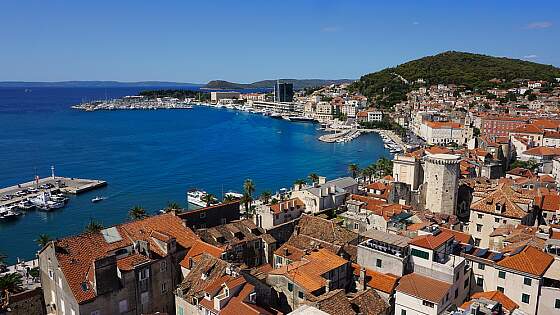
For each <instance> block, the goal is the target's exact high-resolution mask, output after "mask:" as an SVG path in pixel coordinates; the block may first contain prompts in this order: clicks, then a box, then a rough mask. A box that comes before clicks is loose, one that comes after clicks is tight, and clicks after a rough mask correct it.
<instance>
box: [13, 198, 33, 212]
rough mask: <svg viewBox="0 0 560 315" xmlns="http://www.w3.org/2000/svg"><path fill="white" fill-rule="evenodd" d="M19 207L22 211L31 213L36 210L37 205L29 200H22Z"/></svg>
mask: <svg viewBox="0 0 560 315" xmlns="http://www.w3.org/2000/svg"><path fill="white" fill-rule="evenodd" d="M17 207H18V208H19V209H21V210H25V211H29V210H32V209H33V208H35V205H34V204H33V203H32V202H31V201H29V200H22V201H20V202H19V203H18V204H17Z"/></svg>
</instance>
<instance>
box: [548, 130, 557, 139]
mask: <svg viewBox="0 0 560 315" xmlns="http://www.w3.org/2000/svg"><path fill="white" fill-rule="evenodd" d="M544 137H545V138H549V139H560V131H545V132H544Z"/></svg>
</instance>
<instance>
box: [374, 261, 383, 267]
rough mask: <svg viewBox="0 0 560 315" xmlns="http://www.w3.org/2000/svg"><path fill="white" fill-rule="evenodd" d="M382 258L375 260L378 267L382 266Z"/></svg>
mask: <svg viewBox="0 0 560 315" xmlns="http://www.w3.org/2000/svg"><path fill="white" fill-rule="evenodd" d="M381 264H382V262H381V259H377V261H376V262H375V265H376V266H377V268H381Z"/></svg>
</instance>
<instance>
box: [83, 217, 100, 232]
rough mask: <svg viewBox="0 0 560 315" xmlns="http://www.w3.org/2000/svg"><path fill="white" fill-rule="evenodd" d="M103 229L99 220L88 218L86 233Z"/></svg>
mask: <svg viewBox="0 0 560 315" xmlns="http://www.w3.org/2000/svg"><path fill="white" fill-rule="evenodd" d="M101 230H103V224H101V223H100V222H97V221H95V220H94V219H90V220H89V223H88V224H87V225H86V229H85V231H86V233H97V232H99V231H101Z"/></svg>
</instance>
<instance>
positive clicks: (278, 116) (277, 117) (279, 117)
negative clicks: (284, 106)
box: [270, 113, 283, 119]
mask: <svg viewBox="0 0 560 315" xmlns="http://www.w3.org/2000/svg"><path fill="white" fill-rule="evenodd" d="M270 118H274V119H282V118H283V117H282V114H280V113H271V114H270Z"/></svg>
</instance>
